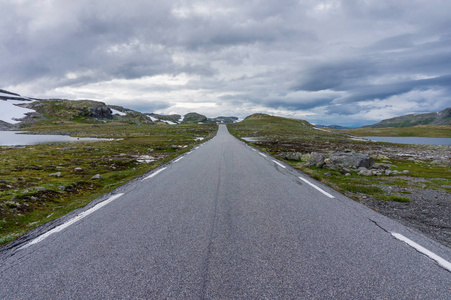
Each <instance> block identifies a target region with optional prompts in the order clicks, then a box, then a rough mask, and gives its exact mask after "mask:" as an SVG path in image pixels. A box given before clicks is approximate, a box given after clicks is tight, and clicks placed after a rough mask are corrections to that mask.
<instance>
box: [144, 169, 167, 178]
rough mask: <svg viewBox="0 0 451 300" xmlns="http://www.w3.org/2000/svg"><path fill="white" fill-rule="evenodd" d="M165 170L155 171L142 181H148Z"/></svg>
mask: <svg viewBox="0 0 451 300" xmlns="http://www.w3.org/2000/svg"><path fill="white" fill-rule="evenodd" d="M165 169H166V167H165V168H161V169H160V170H158V171H156V172H154V173H152V174H150V175H149V176H147V177H146V178H144V179H143V180H146V179H149V178H152V177H154V176H156V175H157V174H158V173H160V172H161V171H163V170H165Z"/></svg>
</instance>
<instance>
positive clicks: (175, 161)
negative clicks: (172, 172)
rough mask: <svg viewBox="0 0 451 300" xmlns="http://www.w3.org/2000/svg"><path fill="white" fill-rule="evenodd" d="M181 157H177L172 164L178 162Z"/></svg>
mask: <svg viewBox="0 0 451 300" xmlns="http://www.w3.org/2000/svg"><path fill="white" fill-rule="evenodd" d="M182 158H183V157H179V158H177V159H176V160H174V162H175V163H176V162H178V161H179V160H181V159H182Z"/></svg>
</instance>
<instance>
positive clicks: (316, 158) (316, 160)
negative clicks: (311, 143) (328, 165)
mask: <svg viewBox="0 0 451 300" xmlns="http://www.w3.org/2000/svg"><path fill="white" fill-rule="evenodd" d="M325 159H326V156H324V154H322V153H319V152H312V154H310V159H309V161H308V162H307V166H309V167H310V166H316V167H318V168H322V167H323V166H324V165H325V163H324V160H325Z"/></svg>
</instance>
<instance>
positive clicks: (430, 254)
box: [390, 232, 451, 272]
mask: <svg viewBox="0 0 451 300" xmlns="http://www.w3.org/2000/svg"><path fill="white" fill-rule="evenodd" d="M390 233H391V235H392V236H394V237H395V238H397V239H398V240H400V241H403V242H404V243H406V244H407V245H409V246H411V247H413V248H415V249H416V250H417V251H418V252H420V253H423V254H424V255H426V256H427V257H429V258H430V259H433V260H435V261H436V262H437V263H438V264H439V265H440V266H442V267H443V268H445V269H446V270H448V271H449V272H451V263H450V262H449V261H447V260H445V259H444V258H441V257H440V256H438V255H437V254H435V253H433V252H431V251H429V250H428V249H426V248H424V247H423V246H421V245H418V244H417V243H415V242H414V241H412V240H410V239H408V238H406V237H405V236H403V235H402V234H399V233H396V232H390Z"/></svg>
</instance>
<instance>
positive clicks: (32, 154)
mask: <svg viewBox="0 0 451 300" xmlns="http://www.w3.org/2000/svg"><path fill="white" fill-rule="evenodd" d="M58 123H59V124H58V125H56V124H53V123H52V122H41V123H38V124H35V125H31V126H29V127H28V128H27V130H29V131H32V132H36V133H59V134H70V135H73V136H80V137H103V138H114V139H115V140H114V141H102V142H91V143H84V142H83V143H82V142H77V143H55V144H42V145H33V146H27V147H24V148H13V147H0V245H2V244H5V243H8V242H10V241H12V240H14V239H15V238H17V237H18V236H20V235H22V234H23V233H24V232H26V231H27V230H30V229H33V228H35V227H37V226H39V225H42V224H43V223H45V222H48V221H50V220H53V219H56V218H58V217H60V216H62V215H64V214H66V213H68V212H70V211H72V210H74V209H77V208H79V207H82V206H84V205H86V204H88V203H89V202H90V201H92V200H93V199H96V198H97V197H99V196H100V195H102V194H104V193H107V192H109V191H112V190H113V189H115V188H117V187H119V186H120V185H122V184H124V183H126V182H128V181H130V180H131V179H133V178H136V177H138V176H140V175H142V174H144V173H146V172H148V171H150V170H152V169H154V168H156V167H157V166H159V165H161V164H163V163H165V162H167V161H169V160H171V159H173V158H175V157H176V156H178V155H180V154H182V153H184V152H186V151H188V150H189V149H191V148H192V147H193V146H194V145H196V144H198V143H199V142H198V141H196V139H198V138H209V137H212V136H213V135H214V134H215V132H216V129H217V127H216V126H214V125H173V126H169V125H161V126H160V125H145V124H141V125H137V124H125V123H120V122H110V123H105V124H102V123H99V124H86V123H79V122H76V121H74V122H72V121H65V122H58ZM146 159H148V161H146ZM149 159H153V161H149ZM58 172H60V173H61V177H60V176H59V174H58V175H53V176H52V175H51V174H55V173H58ZM96 174H100V175H101V176H102V177H103V178H102V179H97V180H93V179H92V177H93V176H94V175H96Z"/></svg>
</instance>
